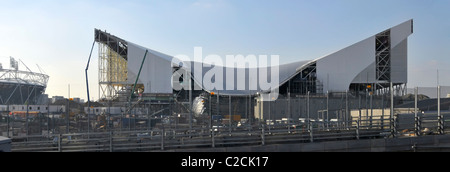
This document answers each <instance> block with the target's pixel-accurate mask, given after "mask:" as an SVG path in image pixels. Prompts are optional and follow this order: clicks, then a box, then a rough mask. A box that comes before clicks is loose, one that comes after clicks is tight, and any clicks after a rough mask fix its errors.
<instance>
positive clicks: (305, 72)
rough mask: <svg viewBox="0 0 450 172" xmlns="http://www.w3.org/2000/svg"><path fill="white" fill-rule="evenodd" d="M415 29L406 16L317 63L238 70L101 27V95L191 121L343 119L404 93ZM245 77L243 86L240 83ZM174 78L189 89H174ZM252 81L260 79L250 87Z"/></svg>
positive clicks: (106, 99) (113, 103)
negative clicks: (262, 74)
mask: <svg viewBox="0 0 450 172" xmlns="http://www.w3.org/2000/svg"><path fill="white" fill-rule="evenodd" d="M412 33H413V20H408V21H406V22H404V23H401V24H399V25H397V26H395V27H392V28H389V29H387V30H385V31H382V32H380V33H378V34H375V35H373V36H371V37H369V38H367V39H364V40H362V41H360V42H358V43H355V44H353V45H351V46H349V47H346V48H344V49H342V50H339V51H337V52H335V53H331V54H329V55H326V56H324V57H320V58H317V59H315V60H308V61H298V62H293V63H289V64H282V65H278V66H269V67H255V68H252V67H245V68H239V67H237V66H234V67H233V66H220V65H211V64H208V63H201V62H197V61H196V62H194V61H183V60H182V59H177V58H176V57H173V56H170V55H166V54H163V53H160V52H157V51H154V50H151V49H148V48H144V47H142V46H140V45H137V44H134V43H132V42H129V41H126V40H124V39H122V38H119V37H117V36H114V35H112V34H110V33H107V32H103V31H101V30H98V29H96V30H95V42H97V43H98V47H99V48H98V51H99V53H98V54H99V85H100V86H99V94H100V98H101V100H103V101H104V102H108V103H109V105H110V106H120V107H127V109H128V110H131V109H133V107H137V106H139V107H148V108H147V109H149V112H148V113H149V114H150V115H167V116H180V115H183V114H184V115H186V114H191V115H189V117H188V118H190V119H192V118H193V117H197V118H200V119H202V117H203V116H204V117H205V118H204V119H210V118H215V117H216V118H228V117H230V119H231V116H239V118H237V119H241V118H242V119H248V120H252V119H253V120H255V119H261V120H264V119H272V118H274V119H279V118H282V117H283V118H293V119H298V118H306V117H308V118H309V117H315V118H318V117H319V116H320V112H321V110H322V112H323V110H324V109H327V111H329V110H330V109H334V117H333V118H339V116H340V115H341V116H342V118H344V117H345V116H347V117H348V116H349V115H348V109H357V108H360V109H361V108H362V107H365V108H368V107H369V104H370V106H375V105H377V106H378V108H384V107H385V104H386V105H387V103H386V102H387V101H382V100H381V99H383V98H384V95H388V94H387V93H391V92H395V94H397V95H403V94H406V84H407V59H408V37H409V36H410V35H411V34H412ZM245 60H247V61H245ZM244 61H245V63H251V61H250V60H249V59H244ZM244 66H245V64H244ZM272 69H277V70H279V73H277V74H278V76H274V75H273V74H272V76H270V75H271V73H270V72H267V71H272ZM211 70H219V71H222V72H221V73H220V72H219V73H214V74H215V76H214V77H213V78H214V80H215V81H213V82H211V83H207V82H204V81H203V80H202V79H199V78H198V76H200V77H205V76H207V75H208V72H209V71H211ZM180 71H183V72H180ZM228 71H231V73H229V72H228ZM253 71H266V73H269V77H270V78H274V77H276V78H277V79H278V80H277V82H276V83H274V82H272V83H271V84H272V85H271V87H270V88H269V89H265V88H264V86H263V85H260V84H259V83H261V82H260V80H261V78H258V77H256V78H255V77H254V78H252V76H251V73H252V72H253ZM177 72H179V73H177ZM238 73H240V74H238ZM230 74H231V75H230ZM227 75H229V76H227ZM174 76H178V77H177V78H174ZM257 76H258V75H257ZM242 77H243V78H242ZM217 78H223V81H221V80H219V79H217ZM225 78H234V80H228V79H227V80H226V79H225ZM258 79H259V80H258ZM240 81H243V83H244V84H243V85H245V88H242V87H240V86H239V85H238V83H239V82H240ZM175 82H176V83H179V84H181V86H182V87H183V88H184V89H174V88H173V83H175ZM253 83H257V84H256V85H254V87H252V86H251V85H252V84H253ZM208 84H210V85H208ZM211 84H214V85H215V86H216V87H211ZM391 84H392V87H390V85H391ZM217 86H219V87H217ZM186 88H190V89H186ZM220 88H221V89H220ZM229 88H231V89H229ZM272 93H277V99H271V98H269V99H267V98H264V95H271V94H272ZM330 97H331V98H330ZM268 100H270V101H268ZM329 100H331V102H335V103H326V107H325V102H324V101H327V102H329ZM343 100H348V101H343ZM320 102H321V103H320ZM349 102H350V103H349ZM369 102H370V103H369ZM311 104H315V106H314V107H311ZM328 106H332V107H328ZM341 113H343V114H341ZM270 114H271V115H272V116H269V115H270ZM327 114H328V112H327ZM233 119H234V118H233Z"/></svg>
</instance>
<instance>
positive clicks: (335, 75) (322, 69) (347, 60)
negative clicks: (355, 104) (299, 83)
mask: <svg viewBox="0 0 450 172" xmlns="http://www.w3.org/2000/svg"><path fill="white" fill-rule="evenodd" d="M374 62H375V36H372V37H370V38H367V39H365V40H363V41H361V42H359V43H356V44H354V45H352V46H350V47H347V48H345V49H343V50H340V51H338V52H336V53H333V54H331V55H328V56H326V57H323V58H321V59H319V60H318V61H317V78H318V79H319V80H320V81H322V83H323V86H324V92H327V91H334V92H340V91H342V92H343V91H347V90H348V89H349V86H350V83H351V82H352V81H353V79H354V78H355V77H356V76H357V75H358V74H360V73H361V71H363V70H365V69H366V68H367V67H369V65H371V64H373V63H374ZM328 82H329V84H328ZM327 87H328V88H327Z"/></svg>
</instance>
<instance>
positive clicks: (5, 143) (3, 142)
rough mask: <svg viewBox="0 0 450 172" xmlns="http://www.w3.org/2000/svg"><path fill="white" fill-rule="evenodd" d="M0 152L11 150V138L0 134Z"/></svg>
mask: <svg viewBox="0 0 450 172" xmlns="http://www.w3.org/2000/svg"><path fill="white" fill-rule="evenodd" d="M0 152H11V139H9V138H6V137H1V136H0Z"/></svg>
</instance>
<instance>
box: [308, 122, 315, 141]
mask: <svg viewBox="0 0 450 172" xmlns="http://www.w3.org/2000/svg"><path fill="white" fill-rule="evenodd" d="M313 128H314V127H313V125H312V124H311V121H310V122H309V137H310V141H311V143H313V142H314V134H313Z"/></svg>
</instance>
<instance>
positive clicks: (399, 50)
mask: <svg viewBox="0 0 450 172" xmlns="http://www.w3.org/2000/svg"><path fill="white" fill-rule="evenodd" d="M391 80H392V82H394V83H407V82H408V39H404V40H403V41H402V42H400V43H399V44H397V46H396V47H393V48H392V50H391Z"/></svg>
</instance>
